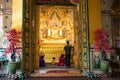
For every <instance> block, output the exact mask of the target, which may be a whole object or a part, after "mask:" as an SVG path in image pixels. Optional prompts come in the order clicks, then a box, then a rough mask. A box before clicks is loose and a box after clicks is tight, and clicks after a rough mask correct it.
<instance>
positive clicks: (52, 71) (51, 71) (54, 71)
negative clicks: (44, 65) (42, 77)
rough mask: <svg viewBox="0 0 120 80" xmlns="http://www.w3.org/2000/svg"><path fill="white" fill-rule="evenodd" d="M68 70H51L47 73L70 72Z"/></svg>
mask: <svg viewBox="0 0 120 80" xmlns="http://www.w3.org/2000/svg"><path fill="white" fill-rule="evenodd" d="M68 72H69V71H68V70H49V71H47V73H68Z"/></svg>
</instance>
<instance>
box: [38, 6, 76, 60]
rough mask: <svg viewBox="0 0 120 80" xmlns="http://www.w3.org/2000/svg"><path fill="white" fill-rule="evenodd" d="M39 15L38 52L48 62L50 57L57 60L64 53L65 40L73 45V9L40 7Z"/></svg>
mask: <svg viewBox="0 0 120 80" xmlns="http://www.w3.org/2000/svg"><path fill="white" fill-rule="evenodd" d="M39 15H40V16H39V35H40V36H39V40H40V46H41V48H40V51H42V52H44V53H45V60H46V62H50V61H51V59H52V57H56V59H57V58H59V56H60V55H61V54H63V53H64V49H63V47H64V45H65V43H66V40H69V41H70V42H71V43H72V45H73V43H74V40H73V39H74V27H73V7H72V6H71V7H68V6H67V7H66V6H40V7H39ZM61 45H62V46H61ZM59 47H62V48H59ZM48 55H49V56H48Z"/></svg>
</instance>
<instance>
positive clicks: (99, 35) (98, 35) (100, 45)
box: [94, 29, 112, 72]
mask: <svg viewBox="0 0 120 80" xmlns="http://www.w3.org/2000/svg"><path fill="white" fill-rule="evenodd" d="M108 37H109V35H108V32H107V31H105V30H103V29H98V30H96V31H95V41H96V43H95V46H94V49H95V51H100V52H101V64H100V65H101V70H102V71H104V72H107V71H108V69H109V68H108V67H109V62H108V59H107V58H106V52H112V49H111V44H110V41H109V38H108Z"/></svg>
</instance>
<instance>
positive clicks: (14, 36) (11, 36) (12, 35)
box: [5, 29, 22, 53]
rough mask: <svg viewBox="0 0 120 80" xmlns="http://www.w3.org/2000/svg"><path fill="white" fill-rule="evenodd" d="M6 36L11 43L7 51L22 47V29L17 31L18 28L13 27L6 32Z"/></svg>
mask: <svg viewBox="0 0 120 80" xmlns="http://www.w3.org/2000/svg"><path fill="white" fill-rule="evenodd" d="M6 36H7V39H8V41H9V42H10V44H9V46H8V47H7V48H6V49H5V52H6V53H10V52H11V51H12V50H17V49H18V48H19V47H20V43H21V40H20V39H21V37H22V35H21V31H17V30H16V29H11V30H10V31H8V32H7V33H6ZM17 52H18V51H17ZM18 53H19V52H18Z"/></svg>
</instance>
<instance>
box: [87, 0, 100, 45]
mask: <svg viewBox="0 0 120 80" xmlns="http://www.w3.org/2000/svg"><path fill="white" fill-rule="evenodd" d="M100 3H101V0H88V17H89V30H90V31H89V33H90V47H91V46H92V44H94V43H95V40H94V38H95V36H94V32H95V30H97V29H99V28H101V27H102V23H101V7H100Z"/></svg>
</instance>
